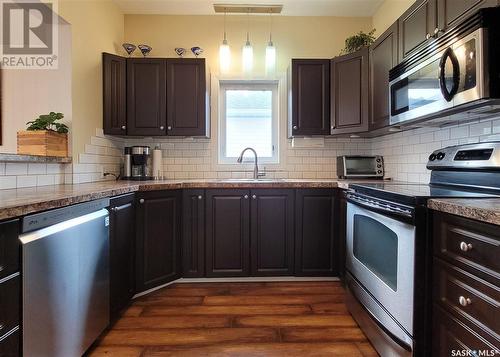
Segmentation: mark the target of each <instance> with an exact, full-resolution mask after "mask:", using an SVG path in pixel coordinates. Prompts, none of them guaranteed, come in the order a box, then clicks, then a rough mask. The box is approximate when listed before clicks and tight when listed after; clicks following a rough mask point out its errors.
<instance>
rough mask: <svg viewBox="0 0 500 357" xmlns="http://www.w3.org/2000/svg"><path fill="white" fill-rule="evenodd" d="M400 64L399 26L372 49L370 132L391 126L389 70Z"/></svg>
mask: <svg viewBox="0 0 500 357" xmlns="http://www.w3.org/2000/svg"><path fill="white" fill-rule="evenodd" d="M397 64H398V24H397V22H396V23H394V24H393V25H392V26H391V27H389V28H388V29H387V31H385V32H384V33H383V34H382V35H380V36H379V38H378V39H377V40H376V41H375V43H374V44H373V45H372V46H371V47H370V104H371V113H370V130H374V129H379V128H383V127H385V126H388V125H389V114H390V113H389V70H391V69H392V68H393V67H394V66H396V65H397Z"/></svg>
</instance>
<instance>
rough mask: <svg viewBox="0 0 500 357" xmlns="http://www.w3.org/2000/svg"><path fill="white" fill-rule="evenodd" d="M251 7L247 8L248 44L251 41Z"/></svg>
mask: <svg viewBox="0 0 500 357" xmlns="http://www.w3.org/2000/svg"><path fill="white" fill-rule="evenodd" d="M249 34H250V9H248V10H247V45H248V44H249V43H250V35H249Z"/></svg>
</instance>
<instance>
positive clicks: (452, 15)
mask: <svg viewBox="0 0 500 357" xmlns="http://www.w3.org/2000/svg"><path fill="white" fill-rule="evenodd" d="M498 4H499V1H498V0H438V25H439V29H440V30H444V29H445V28H447V27H450V26H454V25H456V24H457V23H459V22H460V21H462V20H464V19H465V18H466V17H467V16H469V15H472V14H473V13H474V11H476V10H478V9H480V8H482V7H490V6H497V5H498Z"/></svg>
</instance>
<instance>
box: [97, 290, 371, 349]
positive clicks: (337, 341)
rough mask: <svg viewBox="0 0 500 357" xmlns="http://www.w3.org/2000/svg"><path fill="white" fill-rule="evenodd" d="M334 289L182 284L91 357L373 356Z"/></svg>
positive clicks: (130, 317) (126, 317) (140, 306)
mask: <svg viewBox="0 0 500 357" xmlns="http://www.w3.org/2000/svg"><path fill="white" fill-rule="evenodd" d="M344 298H345V296H344V290H343V288H342V287H341V285H340V283H338V282H319V281H314V282H264V283H182V284H175V285H172V286H169V287H167V288H164V289H161V290H158V291H156V292H154V293H152V294H150V295H147V296H145V297H142V298H140V299H137V300H135V301H134V302H133V304H132V305H131V306H130V307H129V308H128V309H127V310H126V311H124V312H123V315H122V317H121V318H120V319H119V320H118V321H116V323H115V324H114V325H113V326H112V328H111V329H109V331H107V333H105V334H104V335H103V336H102V337H101V339H100V340H99V341H98V342H97V343H96V346H95V347H94V348H93V350H91V351H90V352H89V355H90V356H93V357H102V356H119V357H142V356H222V357H226V356H227V357H229V356H231V357H233V356H237V357H244V356H245V357H253V356H259V357H264V356H265V357H278V356H286V357H294V356H301V357H303V356H339V357H340V356H342V357H350V356H352V357H375V356H378V355H377V353H376V352H375V350H374V349H373V348H372V346H371V345H370V343H369V342H368V341H367V339H366V337H365V336H364V334H363V333H362V331H361V330H360V329H359V328H358V326H357V325H356V322H355V321H354V320H353V319H352V317H351V316H350V315H349V313H348V312H347V310H346V306H345V303H344Z"/></svg>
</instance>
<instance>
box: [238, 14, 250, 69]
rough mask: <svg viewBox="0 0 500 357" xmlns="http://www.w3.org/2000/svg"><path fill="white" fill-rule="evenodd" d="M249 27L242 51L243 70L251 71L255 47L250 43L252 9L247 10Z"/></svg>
mask: <svg viewBox="0 0 500 357" xmlns="http://www.w3.org/2000/svg"><path fill="white" fill-rule="evenodd" d="M247 19H248V27H247V41H246V42H245V46H243V50H242V53H241V58H242V64H243V72H245V73H250V72H252V68H253V47H252V44H251V43H250V35H249V33H250V9H248V11H247Z"/></svg>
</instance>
